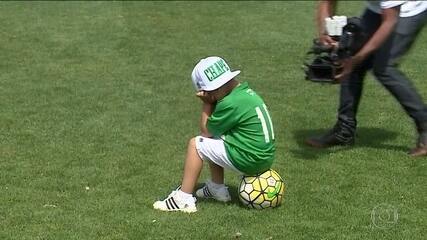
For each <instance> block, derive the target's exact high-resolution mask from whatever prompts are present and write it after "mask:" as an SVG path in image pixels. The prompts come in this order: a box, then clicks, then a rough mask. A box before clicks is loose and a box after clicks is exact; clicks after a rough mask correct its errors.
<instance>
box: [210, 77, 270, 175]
mask: <svg viewBox="0 0 427 240" xmlns="http://www.w3.org/2000/svg"><path fill="white" fill-rule="evenodd" d="M207 129H208V130H209V132H210V133H211V134H213V135H214V136H215V137H221V138H222V139H223V140H224V144H225V149H226V151H227V154H228V157H229V159H230V161H231V162H232V163H233V165H234V166H235V167H236V168H237V169H238V170H239V171H241V172H243V173H245V174H257V173H261V172H263V171H265V170H268V169H269V168H270V167H271V164H272V163H273V159H274V152H275V146H274V131H273V124H272V122H271V117H270V114H269V113H268V111H267V107H266V105H265V104H264V101H263V100H262V98H261V97H260V96H258V95H257V94H256V93H255V92H254V91H253V90H252V89H250V88H249V86H248V83H246V82H244V83H241V84H240V85H238V86H237V87H236V88H234V89H233V91H232V92H231V93H230V94H228V95H227V96H225V97H224V98H223V99H221V100H219V101H218V102H217V104H216V106H215V110H214V112H213V113H212V114H211V116H210V117H209V118H208V122H207Z"/></svg>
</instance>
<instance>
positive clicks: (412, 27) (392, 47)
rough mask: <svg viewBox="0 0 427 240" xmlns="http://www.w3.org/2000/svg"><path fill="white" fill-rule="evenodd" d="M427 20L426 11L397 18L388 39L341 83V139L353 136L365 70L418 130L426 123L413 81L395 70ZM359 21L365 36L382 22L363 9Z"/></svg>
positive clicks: (379, 16)
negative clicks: (399, 106) (399, 105)
mask: <svg viewBox="0 0 427 240" xmlns="http://www.w3.org/2000/svg"><path fill="white" fill-rule="evenodd" d="M426 21H427V11H424V12H423V13H421V14H418V15H417V16H413V17H407V18H399V21H398V23H397V26H396V28H395V30H394V32H393V33H392V34H391V35H390V37H389V38H388V39H387V41H386V42H385V43H384V44H383V45H382V46H381V47H380V48H379V49H378V50H376V51H375V52H374V53H373V54H372V55H371V56H370V57H369V58H368V59H366V60H365V61H364V62H363V63H362V64H360V65H359V66H358V67H357V68H356V69H354V71H353V72H352V74H351V75H350V76H349V78H348V79H345V80H344V81H343V82H342V83H341V85H340V86H341V92H340V105H339V108H338V123H337V126H336V127H338V128H339V129H340V135H341V136H340V137H341V138H344V139H346V138H347V139H348V138H352V137H354V132H355V130H356V126H357V120H356V114H357V108H358V106H359V101H360V97H361V94H362V89H363V79H364V78H365V75H366V72H367V71H368V70H372V71H373V74H374V76H375V77H376V79H377V80H378V81H380V82H381V84H382V85H383V86H384V87H385V88H386V89H387V90H388V91H389V92H390V93H391V94H392V95H393V96H394V97H395V98H396V99H397V101H399V103H400V104H401V105H402V107H403V109H404V110H405V111H406V113H407V114H408V115H409V116H410V117H411V118H412V119H413V120H414V121H415V124H416V125H417V127H418V130H420V128H421V126H425V125H426V123H427V106H426V105H425V104H424V102H423V100H422V98H421V96H420V95H419V94H418V93H417V91H416V90H415V88H414V87H413V85H412V83H411V82H410V81H409V80H408V78H407V77H406V76H405V75H404V74H403V73H402V72H401V71H400V70H399V69H398V60H399V58H400V57H402V56H403V55H404V54H405V53H407V52H408V50H409V49H410V47H411V46H412V44H413V43H414V41H415V39H416V37H417V35H418V33H419V32H420V31H421V29H422V27H423V26H424V25H425V23H426ZM362 24H363V26H364V28H365V30H366V32H367V33H368V35H369V36H372V34H373V33H375V31H376V30H377V29H378V27H379V26H380V24H381V15H380V14H376V13H374V12H372V11H370V10H366V11H365V13H364V14H363V15H362ZM426 130H427V129H425V130H424V131H426Z"/></svg>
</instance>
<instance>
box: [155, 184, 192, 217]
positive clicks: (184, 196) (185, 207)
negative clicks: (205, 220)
mask: <svg viewBox="0 0 427 240" xmlns="http://www.w3.org/2000/svg"><path fill="white" fill-rule="evenodd" d="M153 207H154V209H158V210H161V211H168V212H172V211H181V212H186V213H192V212H197V208H196V198H194V197H193V195H191V194H189V193H184V192H182V191H181V190H180V189H177V190H175V191H172V193H171V194H169V196H168V197H167V198H165V199H164V200H161V201H156V202H155V203H154V204H153Z"/></svg>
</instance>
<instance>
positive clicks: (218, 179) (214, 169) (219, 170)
mask: <svg viewBox="0 0 427 240" xmlns="http://www.w3.org/2000/svg"><path fill="white" fill-rule="evenodd" d="M209 169H210V171H211V179H212V182H214V183H216V184H224V168H223V167H221V166H218V165H216V164H215V163H213V162H211V161H209Z"/></svg>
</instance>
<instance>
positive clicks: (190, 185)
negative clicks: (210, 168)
mask: <svg viewBox="0 0 427 240" xmlns="http://www.w3.org/2000/svg"><path fill="white" fill-rule="evenodd" d="M202 167H203V160H202V159H201V158H200V156H199V154H198V153H197V149H196V138H192V139H191V140H190V142H189V143H188V147H187V157H186V159H185V165H184V176H183V178H182V185H181V191H183V192H185V193H189V194H192V193H193V191H194V187H195V186H196V183H197V179H199V175H200V172H201V171H202Z"/></svg>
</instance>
